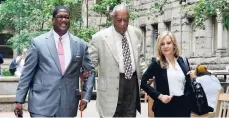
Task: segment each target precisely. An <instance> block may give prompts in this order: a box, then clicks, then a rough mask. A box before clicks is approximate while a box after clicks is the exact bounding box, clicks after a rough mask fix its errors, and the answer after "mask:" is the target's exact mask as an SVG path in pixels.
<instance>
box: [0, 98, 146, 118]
mask: <svg viewBox="0 0 229 118" xmlns="http://www.w3.org/2000/svg"><path fill="white" fill-rule="evenodd" d="M141 109H142V114H139V113H137V117H148V103H143V102H142V103H141ZM23 116H24V117H25V118H29V117H30V115H29V113H28V112H27V111H24V114H23ZM0 117H1V118H3V117H4V118H5V117H12V118H16V117H15V115H14V113H13V112H0ZM77 117H80V111H78V115H77ZM83 117H99V114H98V112H97V110H96V101H95V100H92V101H91V102H90V103H89V104H88V106H87V109H85V110H84V111H83Z"/></svg>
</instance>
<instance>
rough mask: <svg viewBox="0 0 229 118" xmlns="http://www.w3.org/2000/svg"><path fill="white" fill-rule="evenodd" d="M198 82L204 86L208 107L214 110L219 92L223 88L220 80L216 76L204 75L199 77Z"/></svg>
mask: <svg viewBox="0 0 229 118" xmlns="http://www.w3.org/2000/svg"><path fill="white" fill-rule="evenodd" d="M196 82H198V83H200V84H201V85H202V87H203V89H204V92H205V94H206V97H207V100H208V106H210V107H212V108H213V109H214V108H215V106H216V101H217V95H218V90H220V89H221V88H222V87H221V84H220V81H219V79H217V78H216V77H215V76H214V75H204V76H201V77H197V78H196Z"/></svg>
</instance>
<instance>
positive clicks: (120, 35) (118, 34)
mask: <svg viewBox="0 0 229 118" xmlns="http://www.w3.org/2000/svg"><path fill="white" fill-rule="evenodd" d="M112 29H113V31H114V34H115V35H116V36H118V37H121V38H122V37H123V35H122V34H120V33H118V32H117V31H116V30H115V28H114V25H112ZM125 35H126V32H125Z"/></svg>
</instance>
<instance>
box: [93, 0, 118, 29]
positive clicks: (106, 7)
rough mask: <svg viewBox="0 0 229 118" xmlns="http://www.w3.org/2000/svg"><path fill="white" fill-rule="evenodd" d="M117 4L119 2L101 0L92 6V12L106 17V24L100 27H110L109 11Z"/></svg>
mask: <svg viewBox="0 0 229 118" xmlns="http://www.w3.org/2000/svg"><path fill="white" fill-rule="evenodd" d="M118 4H119V1H117V0H103V1H100V2H99V3H98V4H94V5H93V6H92V10H93V11H95V12H97V13H99V14H100V15H103V16H106V23H104V24H100V25H101V26H103V27H107V26H110V25H111V16H110V9H113V8H114V7H115V6H116V5H118ZM101 17H102V16H101Z"/></svg>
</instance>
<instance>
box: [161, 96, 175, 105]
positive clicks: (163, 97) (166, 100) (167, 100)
mask: <svg viewBox="0 0 229 118" xmlns="http://www.w3.org/2000/svg"><path fill="white" fill-rule="evenodd" d="M172 98H173V96H168V95H163V94H160V95H159V96H158V99H159V100H161V101H162V102H163V103H165V104H167V103H169V102H170V101H171V99H172Z"/></svg>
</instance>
